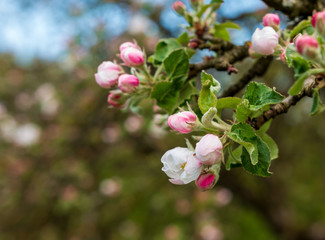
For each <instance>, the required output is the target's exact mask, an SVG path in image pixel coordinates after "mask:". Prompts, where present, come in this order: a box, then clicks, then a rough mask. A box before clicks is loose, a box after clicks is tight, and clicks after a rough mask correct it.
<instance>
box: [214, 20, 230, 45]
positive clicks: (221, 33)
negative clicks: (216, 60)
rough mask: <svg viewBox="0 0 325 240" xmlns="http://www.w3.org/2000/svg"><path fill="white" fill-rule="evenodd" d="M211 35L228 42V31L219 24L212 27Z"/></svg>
mask: <svg viewBox="0 0 325 240" xmlns="http://www.w3.org/2000/svg"><path fill="white" fill-rule="evenodd" d="M212 34H213V36H214V37H216V38H221V39H223V40H225V41H230V34H229V32H228V30H227V29H226V28H225V27H223V26H222V25H220V24H215V25H214V26H213V29H212Z"/></svg>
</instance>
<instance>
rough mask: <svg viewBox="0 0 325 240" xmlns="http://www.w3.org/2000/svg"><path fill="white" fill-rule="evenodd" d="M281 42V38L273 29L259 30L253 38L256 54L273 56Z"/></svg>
mask: <svg viewBox="0 0 325 240" xmlns="http://www.w3.org/2000/svg"><path fill="white" fill-rule="evenodd" d="M278 42H279V36H278V34H277V33H276V32H275V31H274V29H273V28H272V27H264V28H263V29H262V30H261V29H259V28H257V29H256V30H255V32H254V34H253V36H252V47H253V49H254V50H255V52H256V53H259V54H263V55H271V54H273V53H274V50H275V48H276V46H277V45H278Z"/></svg>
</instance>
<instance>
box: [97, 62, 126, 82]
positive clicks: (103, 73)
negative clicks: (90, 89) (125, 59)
mask: <svg viewBox="0 0 325 240" xmlns="http://www.w3.org/2000/svg"><path fill="white" fill-rule="evenodd" d="M121 72H122V71H121V68H120V66H119V65H117V64H115V63H113V62H111V61H107V62H103V63H102V64H100V65H99V66H98V70H97V73H96V74H95V79H96V82H97V84H98V85H99V86H101V87H103V88H110V87H112V86H114V85H115V84H116V83H117V79H118V75H119V74H120V73H121Z"/></svg>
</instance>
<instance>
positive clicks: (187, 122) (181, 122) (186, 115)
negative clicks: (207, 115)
mask: <svg viewBox="0 0 325 240" xmlns="http://www.w3.org/2000/svg"><path fill="white" fill-rule="evenodd" d="M196 119H197V117H196V115H195V114H194V113H192V112H190V111H184V112H179V113H175V114H173V115H171V116H169V117H168V125H169V127H171V128H172V129H174V130H176V131H178V132H180V133H185V134H186V133H190V132H192V130H193V129H194V128H195V126H196Z"/></svg>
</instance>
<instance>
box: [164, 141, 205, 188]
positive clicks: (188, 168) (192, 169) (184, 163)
mask: <svg viewBox="0 0 325 240" xmlns="http://www.w3.org/2000/svg"><path fill="white" fill-rule="evenodd" d="M161 162H162V163H163V164H164V166H163V168H162V170H163V171H164V172H165V173H166V174H167V176H168V177H170V178H171V179H169V181H170V182H171V183H173V184H177V185H182V184H187V183H190V182H192V181H194V180H196V179H197V178H198V177H199V175H200V173H201V170H202V163H201V162H200V161H199V160H198V159H197V158H196V157H195V156H194V152H192V151H190V150H189V149H187V148H181V147H176V148H173V149H171V150H169V151H167V152H166V153H165V154H164V155H163V156H162V158H161Z"/></svg>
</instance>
